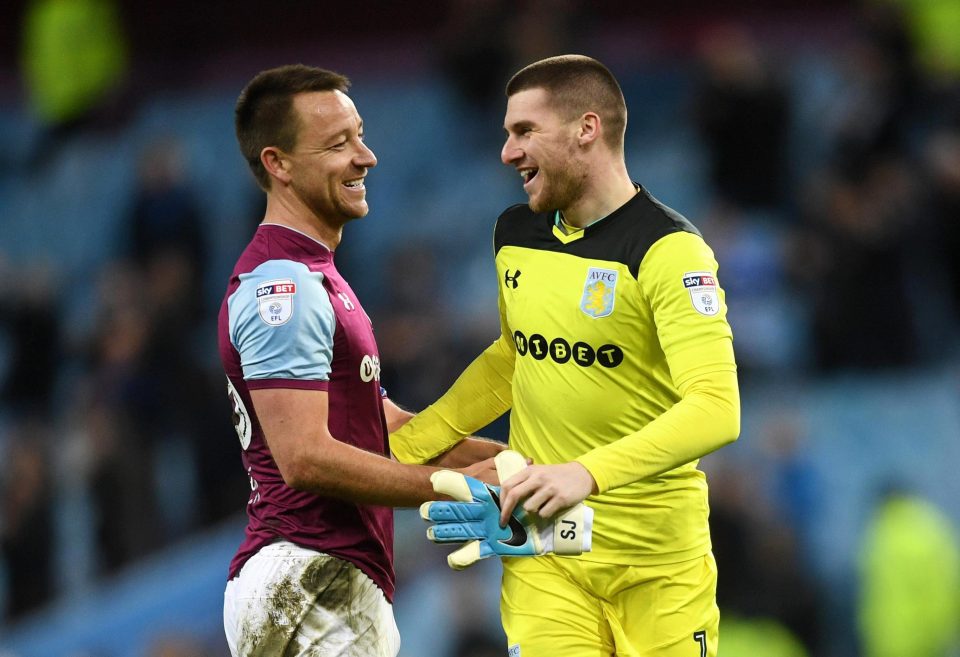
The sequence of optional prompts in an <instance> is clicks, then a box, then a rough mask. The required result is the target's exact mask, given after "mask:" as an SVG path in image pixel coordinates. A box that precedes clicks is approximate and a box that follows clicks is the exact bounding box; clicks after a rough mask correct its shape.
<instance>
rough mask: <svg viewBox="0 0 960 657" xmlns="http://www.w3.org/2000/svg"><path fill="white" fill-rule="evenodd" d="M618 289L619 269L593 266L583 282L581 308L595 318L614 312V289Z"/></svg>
mask: <svg viewBox="0 0 960 657" xmlns="http://www.w3.org/2000/svg"><path fill="white" fill-rule="evenodd" d="M616 289H617V271H616V270H615V269H600V268H599V267H591V268H590V269H589V270H588V271H587V280H586V281H584V283H583V296H582V297H580V310H582V311H583V312H585V313H586V314H588V315H590V316H591V317H593V318H594V319H596V318H598V317H606V316H607V315H609V314H610V313H612V312H613V300H614V291H615V290H616Z"/></svg>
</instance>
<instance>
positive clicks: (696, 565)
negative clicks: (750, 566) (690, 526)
mask: <svg viewBox="0 0 960 657" xmlns="http://www.w3.org/2000/svg"><path fill="white" fill-rule="evenodd" d="M716 594H717V565H716V562H715V561H714V559H713V554H710V553H708V554H706V555H704V556H702V557H698V558H696V559H692V560H690V561H683V562H680V563H675V564H666V565H661V566H624V565H619V564H606V563H595V562H589V561H583V560H582V559H574V558H570V557H552V556H548V557H535V558H522V557H521V558H512V559H510V558H505V559H503V586H502V587H501V594H500V615H501V617H502V619H503V629H504V631H505V632H506V634H507V645H508V646H509V652H508V654H509V656H510V657H557V656H558V655H563V657H611V656H612V655H616V657H716V655H717V630H718V627H719V624H720V610H719V609H718V608H717V603H716Z"/></svg>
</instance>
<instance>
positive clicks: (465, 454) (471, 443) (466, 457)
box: [429, 437, 507, 468]
mask: <svg viewBox="0 0 960 657" xmlns="http://www.w3.org/2000/svg"><path fill="white" fill-rule="evenodd" d="M506 448H507V446H506V445H505V444H503V443H501V442H498V441H496V440H489V439H487V438H477V437H470V438H464V439H463V440H461V441H460V442H458V443H457V444H456V445H454V446H453V447H451V448H450V449H448V450H447V451H446V452H444V453H443V454H441V455H440V456H438V457H436V458H434V459H431V460H430V461H429V465H435V466H438V467H441V468H464V467H466V466H468V465H473V464H474V463H476V462H478V461H482V460H484V459H488V458H492V457H494V456H496V455H497V454H499V453H500V452H502V451H503V450H505V449H506Z"/></svg>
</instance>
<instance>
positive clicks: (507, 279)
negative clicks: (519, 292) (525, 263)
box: [503, 269, 520, 290]
mask: <svg viewBox="0 0 960 657" xmlns="http://www.w3.org/2000/svg"><path fill="white" fill-rule="evenodd" d="M518 278H520V270H519V269H518V270H517V273H516V274H514V275H513V276H511V275H510V270H509V269H508V270H507V271H505V272H503V284H504V285H509V286H510V287H512V288H513V289H514V290H516V289H517V279H518Z"/></svg>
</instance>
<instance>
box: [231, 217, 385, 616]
mask: <svg viewBox="0 0 960 657" xmlns="http://www.w3.org/2000/svg"><path fill="white" fill-rule="evenodd" d="M218 330H219V343H220V357H221V359H222V361H223V366H224V370H225V372H226V374H227V380H228V385H227V388H228V393H229V395H230V401H231V403H232V405H233V420H234V424H235V427H236V429H237V435H238V437H239V439H240V446H241V448H242V458H243V467H244V468H245V469H246V472H247V475H248V476H249V478H250V486H251V492H250V499H249V501H248V503H247V515H248V518H249V522H248V524H247V529H246V536H245V539H244V541H243V543H242V544H241V546H240V548H239V550H238V552H237V554H236V556H235V557H234V559H233V562H232V563H231V565H230V577H234V576H236V575H237V573H238V572H239V571H240V568H241V567H242V566H243V564H244V563H245V562H246V560H247V559H248V558H249V557H250V556H252V555H253V554H254V553H256V552H257V550H259V549H260V548H261V547H263V546H264V545H266V544H268V543H271V542H273V541H275V540H278V539H285V540H288V541H291V542H293V543H296V544H298V545H301V546H303V547H306V548H310V549H314V550H317V551H320V552H325V553H327V554H330V555H333V556H336V557H338V558H341V559H344V560H346V561H349V562H351V563H353V564H355V565H356V566H357V567H358V568H360V569H361V570H362V571H363V572H364V573H366V574H367V575H368V576H369V577H370V578H371V579H372V580H373V581H374V582H376V583H377V585H378V586H380V588H381V589H383V591H384V593H385V594H386V596H387V598H388V599H391V598H392V596H393V587H394V573H393V511H392V509H389V508H387V507H379V506H370V505H362V504H354V503H352V502H347V501H343V500H337V499H332V498H327V497H322V496H319V495H315V494H313V493H310V492H306V491H299V490H295V489H292V488H290V487H288V486H287V485H286V484H285V483H284V481H283V477H282V476H281V474H280V471H279V469H278V468H277V464H276V463H275V462H274V460H273V457H272V456H271V454H270V451H269V448H268V446H267V443H266V442H265V440H264V436H263V432H262V430H261V427H260V423H259V421H258V419H257V414H256V410H255V409H254V407H253V404H252V402H251V398H250V390H255V389H263V388H293V389H303V390H322V391H326V393H327V394H328V400H329V415H328V420H327V423H328V428H329V430H330V433H331V435H333V437H334V438H336V439H337V440H340V441H341V442H344V443H348V444H350V445H354V446H356V447H359V448H361V449H364V450H366V451H370V452H374V453H379V454H383V455H388V454H389V447H388V443H387V429H386V420H385V417H384V413H383V401H382V397H381V388H380V381H379V379H380V357H379V353H378V351H377V345H376V341H375V340H374V335H373V326H372V324H371V322H370V318H369V317H368V316H367V314H366V313H365V312H364V310H363V308H362V307H361V305H360V302H359V301H358V300H357V297H356V295H355V294H354V293H353V290H352V289H350V286H349V285H348V284H347V282H346V281H345V280H344V279H343V277H341V276H340V274H339V273H338V272H337V269H336V267H335V265H334V259H333V252H332V251H330V250H329V249H328V248H327V247H326V246H325V245H323V244H322V243H320V242H318V241H316V240H314V239H312V238H310V237H308V236H306V235H304V234H302V233H299V232H298V231H296V230H293V229H291V228H288V227H286V226H279V225H274V224H262V225H261V226H260V227H259V228H258V230H257V232H256V233H255V235H254V237H253V240H252V241H251V242H250V244H249V245H248V246H247V248H246V250H245V251H244V252H243V254H242V255H241V256H240V258H239V260H238V261H237V265H236V267H235V269H234V272H233V275H232V276H231V278H230V283H229V285H228V288H227V293H226V296H225V298H224V300H223V304H222V306H221V309H220V317H219V327H218Z"/></svg>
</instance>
